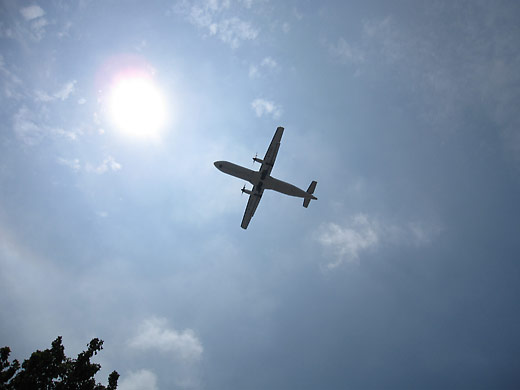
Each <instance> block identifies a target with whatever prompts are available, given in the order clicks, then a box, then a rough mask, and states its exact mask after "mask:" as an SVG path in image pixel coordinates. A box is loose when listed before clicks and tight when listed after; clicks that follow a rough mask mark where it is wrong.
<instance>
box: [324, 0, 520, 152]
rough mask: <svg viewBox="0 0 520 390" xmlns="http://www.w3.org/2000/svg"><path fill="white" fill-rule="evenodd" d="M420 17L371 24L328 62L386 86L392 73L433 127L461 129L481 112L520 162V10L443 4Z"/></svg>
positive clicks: (336, 48) (335, 47)
mask: <svg viewBox="0 0 520 390" xmlns="http://www.w3.org/2000/svg"><path fill="white" fill-rule="evenodd" d="M421 12H422V15H419V16H420V17H418V18H401V19H398V18H397V17H395V16H385V17H382V18H375V19H368V20H364V21H363V22H362V28H361V30H360V39H359V40H357V41H356V42H355V43H353V42H349V41H348V40H347V39H345V38H344V37H340V38H338V40H337V43H335V44H332V45H330V44H329V45H328V47H329V54H330V55H331V56H332V57H334V58H336V59H338V60H339V61H340V62H342V63H345V64H347V63H350V64H357V65H358V69H357V71H356V72H363V73H368V72H370V73H371V74H372V75H381V77H385V78H387V77H388V72H387V69H388V68H389V69H390V71H391V77H392V78H402V79H404V80H398V81H399V85H408V86H409V88H410V91H411V93H413V94H414V95H419V99H417V98H415V99H414V100H415V101H417V102H421V105H420V107H419V109H418V112H419V114H420V115H421V116H422V117H423V118H424V121H425V122H427V123H429V124H431V126H435V127H439V128H440V127H442V128H451V129H453V128H457V127H459V126H464V125H465V124H466V122H467V120H468V117H467V112H468V111H475V112H480V113H481V114H482V115H485V116H486V117H487V118H488V119H489V122H490V124H493V125H494V127H495V128H496V129H497V131H498V132H499V135H500V136H501V137H502V139H503V145H504V149H505V150H506V151H508V152H512V155H513V158H514V159H515V160H518V161H519V162H520V130H519V129H520V112H519V111H518V109H517V107H518V101H519V99H520V73H519V72H518V70H517V69H518V68H519V66H520V52H519V50H518V40H519V37H520V25H519V24H518V20H517V17H516V15H517V14H518V12H517V6H516V5H512V3H511V5H507V4H503V6H501V7H495V6H493V4H492V3H489V2H474V1H462V2H460V3H456V4H455V3H449V2H444V3H442V4H437V3H435V5H431V6H426V7H424V8H423V9H422V10H421ZM424 20H427V21H428V22H427V23H424ZM439 25H442V26H443V27H442V28H436V27H437V26H439ZM381 64H383V66H384V67H385V68H382V67H381Z"/></svg>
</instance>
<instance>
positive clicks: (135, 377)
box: [117, 369, 158, 390]
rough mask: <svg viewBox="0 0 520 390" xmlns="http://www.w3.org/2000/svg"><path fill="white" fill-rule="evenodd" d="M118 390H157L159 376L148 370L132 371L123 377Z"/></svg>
mask: <svg viewBox="0 0 520 390" xmlns="http://www.w3.org/2000/svg"><path fill="white" fill-rule="evenodd" d="M117 388H118V389H120V390H144V389H146V390H157V389H158V387H157V375H155V374H154V373H153V372H152V371H150V370H146V369H142V370H137V371H130V372H129V373H128V374H126V375H123V376H121V380H120V381H118V384H117Z"/></svg>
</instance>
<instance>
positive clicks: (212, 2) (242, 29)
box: [174, 0, 258, 49]
mask: <svg viewBox="0 0 520 390" xmlns="http://www.w3.org/2000/svg"><path fill="white" fill-rule="evenodd" d="M251 5H252V2H248V1H246V2H244V3H243V6H244V7H245V8H246V9H249V8H250V7H251ZM174 11H175V12H177V13H179V14H181V15H184V16H185V17H186V19H187V20H188V21H189V22H190V23H191V24H193V25H194V26H196V27H198V28H201V29H203V30H206V32H207V33H208V34H209V35H210V36H217V37H218V38H219V39H220V40H221V41H222V42H224V43H226V44H229V45H230V46H231V48H233V49H236V48H237V47H239V46H240V44H241V43H242V41H246V40H254V39H255V38H256V37H257V36H258V29H256V28H255V27H253V25H252V24H251V23H250V22H248V21H245V20H242V19H240V18H239V17H237V16H235V15H234V13H233V10H232V9H231V2H230V1H221V2H219V1H218V0H205V1H193V2H188V1H186V0H184V1H180V2H178V3H177V4H176V6H175V7H174Z"/></svg>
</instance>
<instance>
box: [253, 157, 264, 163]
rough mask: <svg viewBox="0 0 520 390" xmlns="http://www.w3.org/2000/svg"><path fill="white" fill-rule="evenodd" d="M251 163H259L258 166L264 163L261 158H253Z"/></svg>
mask: <svg viewBox="0 0 520 390" xmlns="http://www.w3.org/2000/svg"><path fill="white" fill-rule="evenodd" d="M253 161H256V162H257V163H260V164H263V163H264V160H262V159H261V158H258V157H253Z"/></svg>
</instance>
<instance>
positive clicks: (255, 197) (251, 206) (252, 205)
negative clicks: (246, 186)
mask: <svg viewBox="0 0 520 390" xmlns="http://www.w3.org/2000/svg"><path fill="white" fill-rule="evenodd" d="M263 192H264V190H261V191H260V192H255V188H253V193H252V194H251V195H249V200H248V201H247V206H246V211H245V212H244V217H243V218H242V224H241V225H240V226H241V227H242V229H247V225H249V221H251V218H253V215H254V214H255V211H256V208H257V207H258V203H260V199H261V198H262V194H263Z"/></svg>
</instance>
